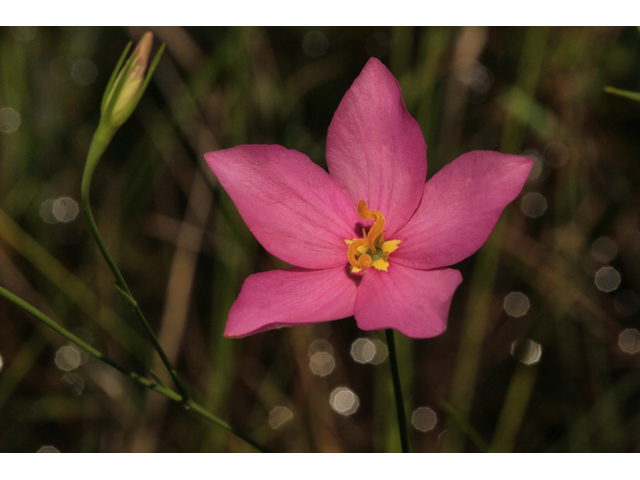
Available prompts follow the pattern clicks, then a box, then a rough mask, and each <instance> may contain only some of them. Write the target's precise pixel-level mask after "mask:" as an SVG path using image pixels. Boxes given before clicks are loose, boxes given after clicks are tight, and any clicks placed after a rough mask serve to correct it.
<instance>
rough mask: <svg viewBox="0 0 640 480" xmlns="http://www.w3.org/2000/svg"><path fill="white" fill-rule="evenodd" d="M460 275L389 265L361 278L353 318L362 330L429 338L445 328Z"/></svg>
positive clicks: (446, 271)
mask: <svg viewBox="0 0 640 480" xmlns="http://www.w3.org/2000/svg"><path fill="white" fill-rule="evenodd" d="M460 282H462V275H461V274H460V272H459V271H457V270H452V269H450V268H445V269H439V270H416V269H413V268H409V267H405V266H403V265H397V264H393V263H391V264H390V265H389V271H388V272H382V271H378V270H375V269H373V268H370V269H368V270H367V271H366V272H365V273H364V274H363V275H362V281H361V283H360V287H359V289H358V298H357V299H356V309H355V317H356V321H357V322H358V327H360V328H361V329H362V330H379V329H384V328H393V329H395V330H398V331H399V332H402V333H403V334H405V335H406V336H408V337H412V338H430V337H435V336H436V335H440V334H441V333H442V332H444V331H445V329H446V328H447V316H448V315H449V307H450V306H451V298H452V297H453V293H454V292H455V291H456V288H458V285H460Z"/></svg>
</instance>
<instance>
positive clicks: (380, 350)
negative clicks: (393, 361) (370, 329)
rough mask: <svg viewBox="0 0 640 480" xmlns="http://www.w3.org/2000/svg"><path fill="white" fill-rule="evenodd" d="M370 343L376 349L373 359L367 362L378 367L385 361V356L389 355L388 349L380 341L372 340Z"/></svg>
mask: <svg viewBox="0 0 640 480" xmlns="http://www.w3.org/2000/svg"><path fill="white" fill-rule="evenodd" d="M372 342H373V344H374V346H375V347H376V353H375V355H374V356H373V358H372V359H371V360H369V363H371V364H373V365H380V364H381V363H382V362H384V361H385V360H386V359H387V356H388V355H389V349H388V348H387V346H386V345H385V344H384V343H382V342H381V341H380V340H372Z"/></svg>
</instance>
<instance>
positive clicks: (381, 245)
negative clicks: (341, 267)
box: [345, 200, 402, 273]
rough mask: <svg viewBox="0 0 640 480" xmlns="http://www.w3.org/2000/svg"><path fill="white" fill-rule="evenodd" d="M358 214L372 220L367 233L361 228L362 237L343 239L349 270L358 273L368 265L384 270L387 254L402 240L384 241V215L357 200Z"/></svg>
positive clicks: (387, 263)
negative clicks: (345, 245) (346, 246)
mask: <svg viewBox="0 0 640 480" xmlns="http://www.w3.org/2000/svg"><path fill="white" fill-rule="evenodd" d="M358 215H360V218H362V219H363V220H374V223H373V225H372V226H371V228H370V229H369V233H367V231H366V230H365V229H364V228H363V229H362V238H354V239H353V240H345V243H346V244H347V245H348V246H349V247H348V248H347V258H348V259H349V263H350V264H351V272H352V273H358V272H361V271H362V270H366V269H367V268H369V267H374V268H376V269H377V270H382V271H384V272H386V271H387V269H388V268H389V261H388V260H389V254H390V253H392V252H395V251H396V249H397V248H398V244H399V243H400V242H401V241H402V240H390V241H387V242H385V241H384V223H385V222H384V216H383V215H382V213H380V212H378V211H377V210H369V209H368V208H367V204H366V202H364V201H363V200H360V201H359V202H358Z"/></svg>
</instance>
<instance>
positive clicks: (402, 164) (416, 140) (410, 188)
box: [326, 58, 427, 236]
mask: <svg viewBox="0 0 640 480" xmlns="http://www.w3.org/2000/svg"><path fill="white" fill-rule="evenodd" d="M326 155H327V165H328V167H329V173H330V174H331V178H333V179H334V180H335V181H336V183H337V184H338V185H340V187H342V189H343V190H344V191H345V192H346V194H347V196H348V197H349V200H351V202H352V204H353V205H354V206H356V205H357V204H358V202H359V201H360V200H364V201H365V202H367V204H368V206H369V208H370V209H372V210H378V211H380V212H382V214H383V215H384V216H385V219H386V220H387V227H386V232H387V236H388V235H392V234H393V233H395V232H396V231H398V230H399V229H400V228H401V227H402V226H403V225H404V224H405V223H406V222H407V221H408V220H409V218H411V215H412V214H413V212H414V211H415V209H416V207H417V206H418V204H419V203H420V199H421V198H422V191H423V189H424V182H425V180H426V177H427V146H426V144H425V142H424V137H423V135H422V131H421V130H420V127H419V126H418V122H416V121H415V120H414V119H413V118H412V117H411V115H409V113H408V112H407V109H406V108H405V107H404V103H403V101H402V95H401V92H400V85H398V82H397V81H396V79H395V78H394V77H393V75H392V74H391V72H389V70H387V68H386V67H385V66H384V65H383V64H382V63H381V62H380V61H379V60H377V59H375V58H372V59H371V60H369V61H368V62H367V64H366V65H365V67H364V69H363V70H362V73H361V74H360V75H359V76H358V78H356V80H355V81H354V82H353V85H352V86H351V88H350V89H349V91H347V93H346V94H345V96H344V98H343V99H342V102H340V105H339V106H338V109H337V110H336V113H335V114H334V115H333V120H332V121H331V125H330V126H329V132H328V134H327V153H326Z"/></svg>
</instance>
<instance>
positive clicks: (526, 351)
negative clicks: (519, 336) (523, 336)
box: [511, 339, 542, 365]
mask: <svg viewBox="0 0 640 480" xmlns="http://www.w3.org/2000/svg"><path fill="white" fill-rule="evenodd" d="M511 355H512V356H513V358H515V359H517V360H519V361H520V362H522V363H524V364H525V365H533V364H534V363H538V362H539V361H540V357H542V346H541V345H540V344H539V343H537V342H534V341H533V340H528V339H527V340H524V341H518V342H513V343H512V344H511Z"/></svg>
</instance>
